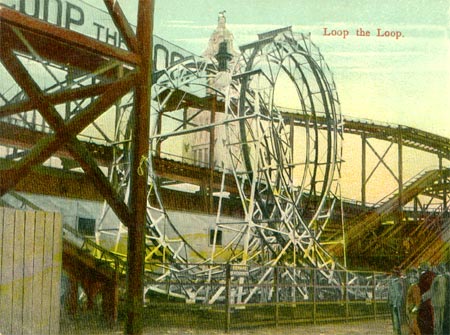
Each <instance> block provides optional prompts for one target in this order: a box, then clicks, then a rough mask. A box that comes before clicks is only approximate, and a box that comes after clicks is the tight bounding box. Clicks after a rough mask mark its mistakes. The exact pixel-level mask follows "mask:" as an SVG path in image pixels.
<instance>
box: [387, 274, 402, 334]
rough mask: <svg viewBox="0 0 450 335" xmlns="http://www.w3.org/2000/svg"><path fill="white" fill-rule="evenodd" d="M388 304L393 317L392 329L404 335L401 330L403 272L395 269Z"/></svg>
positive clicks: (395, 332)
mask: <svg viewBox="0 0 450 335" xmlns="http://www.w3.org/2000/svg"><path fill="white" fill-rule="evenodd" d="M388 302H389V307H390V310H391V316H392V327H393V328H394V334H396V335H402V330H401V308H402V305H403V283H402V279H401V271H400V269H399V268H398V267H395V268H394V270H393V272H392V276H391V279H390V281H389V289H388Z"/></svg>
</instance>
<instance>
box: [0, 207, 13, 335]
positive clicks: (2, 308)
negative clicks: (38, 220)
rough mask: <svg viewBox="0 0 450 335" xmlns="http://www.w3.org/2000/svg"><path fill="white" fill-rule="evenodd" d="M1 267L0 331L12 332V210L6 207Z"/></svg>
mask: <svg viewBox="0 0 450 335" xmlns="http://www.w3.org/2000/svg"><path fill="white" fill-rule="evenodd" d="M2 240H3V242H2V254H1V257H2V269H1V282H0V296H1V302H2V303H1V304H0V332H2V333H4V334H11V333H12V296H13V290H12V280H13V248H14V243H13V241H14V210H12V209H9V208H6V209H5V212H4V216H3V233H2Z"/></svg>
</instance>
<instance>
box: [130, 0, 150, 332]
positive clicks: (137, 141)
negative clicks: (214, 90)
mask: <svg viewBox="0 0 450 335" xmlns="http://www.w3.org/2000/svg"><path fill="white" fill-rule="evenodd" d="M153 11H154V3H153V0H141V1H139V8H138V24H137V33H136V35H137V40H138V43H139V53H140V56H141V65H140V68H139V69H138V70H139V75H138V79H137V83H136V88H135V111H134V112H135V113H134V120H133V128H134V129H133V133H134V141H133V149H132V162H131V187H130V203H129V205H128V206H129V208H130V209H131V213H132V219H131V221H132V222H129V224H128V271H127V300H126V308H127V310H126V313H127V320H126V324H125V333H126V334H133V335H134V334H138V335H139V334H142V332H143V324H142V312H143V305H144V301H143V295H144V278H143V277H144V256H145V224H146V209H147V177H148V167H147V165H146V164H145V160H146V157H147V156H148V155H149V143H148V137H149V129H150V125H149V122H150V98H151V97H150V94H151V84H152V49H153Z"/></svg>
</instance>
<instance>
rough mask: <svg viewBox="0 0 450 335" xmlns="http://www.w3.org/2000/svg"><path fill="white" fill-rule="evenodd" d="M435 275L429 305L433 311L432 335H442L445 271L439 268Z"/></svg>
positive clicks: (445, 284) (445, 289) (445, 283)
mask: <svg viewBox="0 0 450 335" xmlns="http://www.w3.org/2000/svg"><path fill="white" fill-rule="evenodd" d="M436 273H437V275H436V277H434V279H433V283H432V284H431V289H430V290H431V305H432V306H433V311H434V335H443V334H444V333H443V331H444V328H443V327H444V309H445V300H446V294H447V277H446V276H445V269H444V268H443V267H442V266H439V267H438V268H437V271H436Z"/></svg>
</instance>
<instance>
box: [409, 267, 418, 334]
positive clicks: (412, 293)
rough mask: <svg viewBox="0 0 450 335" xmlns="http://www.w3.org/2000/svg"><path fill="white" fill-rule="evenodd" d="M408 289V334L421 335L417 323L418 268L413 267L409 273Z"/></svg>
mask: <svg viewBox="0 0 450 335" xmlns="http://www.w3.org/2000/svg"><path fill="white" fill-rule="evenodd" d="M407 278H408V283H409V287H408V291H407V293H406V320H407V322H408V330H409V331H408V334H409V335H420V330H419V325H418V324H417V311H418V310H419V305H420V299H421V296H420V288H419V285H418V279H419V278H418V274H417V270H415V269H411V270H410V271H409V272H408V274H407Z"/></svg>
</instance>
